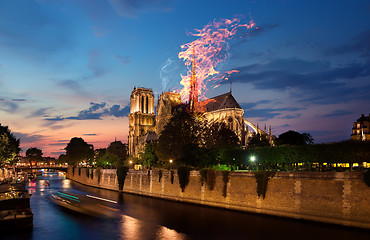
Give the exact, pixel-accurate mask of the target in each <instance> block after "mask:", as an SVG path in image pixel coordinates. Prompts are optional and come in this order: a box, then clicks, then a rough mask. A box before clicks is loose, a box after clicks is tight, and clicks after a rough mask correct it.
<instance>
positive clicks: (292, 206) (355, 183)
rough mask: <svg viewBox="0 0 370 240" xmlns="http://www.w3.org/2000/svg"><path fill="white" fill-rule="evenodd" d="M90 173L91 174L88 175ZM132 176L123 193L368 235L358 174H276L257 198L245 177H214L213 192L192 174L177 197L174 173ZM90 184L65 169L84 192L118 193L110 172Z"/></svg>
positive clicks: (368, 194)
mask: <svg viewBox="0 0 370 240" xmlns="http://www.w3.org/2000/svg"><path fill="white" fill-rule="evenodd" d="M90 171H91V170H90ZM161 171H162V174H161V175H162V176H161V177H160V173H159V170H151V171H149V172H148V171H134V170H131V171H130V172H129V173H128V174H127V177H126V180H125V184H124V188H123V192H126V193H133V194H138V195H143V196H150V197H156V198H162V199H168V200H174V201H180V202H188V203H195V204H201V205H207V206H214V207H220V208H225V209H232V210H238V211H246V212H253V213H262V214H269V215H274V216H281V217H289V218H295V219H303V220H310V221H318V222H325V223H332V224H338V225H344V226H350V227H358V228H366V229H370V187H367V186H366V184H365V183H364V181H363V174H362V173H358V172H352V173H348V172H324V173H322V172H277V173H276V174H275V176H274V177H273V178H271V179H270V180H269V181H268V185H267V191H266V196H265V198H264V199H263V198H262V197H260V198H259V197H258V195H257V182H256V178H255V176H254V174H253V173H251V172H232V173H230V174H229V181H228V182H227V184H226V194H224V193H225V183H224V182H223V176H222V174H221V172H217V174H216V177H215V186H214V189H213V190H209V187H208V186H207V184H206V183H204V184H203V185H202V184H201V181H200V174H199V172H198V171H192V172H191V173H190V177H189V184H188V185H187V187H186V188H185V191H184V192H182V191H181V188H180V185H179V179H178V176H177V172H176V170H174V171H173V172H174V174H173V176H174V178H173V183H171V171H169V170H161ZM93 176H94V177H93V179H91V177H89V178H87V174H86V169H81V175H78V169H77V168H75V173H74V175H73V174H72V168H69V169H68V173H67V177H68V178H70V179H72V180H75V181H77V182H80V183H82V184H86V185H89V186H94V187H99V188H105V189H110V190H117V191H118V182H117V175H116V171H115V170H114V169H104V170H102V176H101V179H100V182H99V183H98V179H97V174H96V170H94V175H93Z"/></svg>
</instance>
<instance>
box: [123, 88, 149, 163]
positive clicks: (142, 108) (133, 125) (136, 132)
mask: <svg viewBox="0 0 370 240" xmlns="http://www.w3.org/2000/svg"><path fill="white" fill-rule="evenodd" d="M130 106H131V108H130V115H129V134H128V148H129V154H130V155H132V156H137V154H138V153H139V152H140V151H141V150H143V149H142V148H143V147H144V145H145V143H144V141H143V140H142V138H143V137H144V136H145V135H146V134H147V133H149V132H154V131H155V113H154V94H153V90H152V89H148V88H141V87H139V88H134V90H133V91H132V93H131V97H130Z"/></svg>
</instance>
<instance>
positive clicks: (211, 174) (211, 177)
mask: <svg viewBox="0 0 370 240" xmlns="http://www.w3.org/2000/svg"><path fill="white" fill-rule="evenodd" d="M215 184H216V171H215V170H213V169H211V168H209V169H208V170H207V186H208V189H209V190H210V191H212V190H213V189H214V188H215Z"/></svg>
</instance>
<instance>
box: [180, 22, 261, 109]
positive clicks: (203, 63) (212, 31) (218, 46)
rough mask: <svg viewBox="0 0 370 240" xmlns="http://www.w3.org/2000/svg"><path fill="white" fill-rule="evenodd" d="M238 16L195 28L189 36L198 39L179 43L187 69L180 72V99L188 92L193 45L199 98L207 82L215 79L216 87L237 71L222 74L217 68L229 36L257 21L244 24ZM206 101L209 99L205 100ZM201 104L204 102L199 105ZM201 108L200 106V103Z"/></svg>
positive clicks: (251, 26) (223, 57) (181, 55)
mask: <svg viewBox="0 0 370 240" xmlns="http://www.w3.org/2000/svg"><path fill="white" fill-rule="evenodd" d="M240 21H241V19H240V18H234V19H232V20H230V19H221V20H219V21H216V20H214V21H213V22H211V23H209V24H207V25H206V26H205V27H204V28H203V29H200V30H198V29H196V30H195V31H196V33H190V35H192V36H195V37H198V39H196V40H194V41H192V42H189V43H186V44H184V45H181V49H182V51H181V52H180V53H179V54H178V57H179V58H180V59H182V60H183V61H184V62H185V65H186V66H187V68H188V72H187V75H186V76H183V75H181V82H180V83H181V85H183V88H182V89H181V90H180V91H179V92H180V94H181V98H182V99H183V100H184V99H187V98H188V96H189V91H190V80H191V74H192V69H191V65H192V62H193V48H194V50H195V71H196V78H197V84H198V96H199V100H200V101H204V100H206V99H207V98H206V97H205V93H206V91H207V84H208V83H210V82H214V83H215V84H216V87H217V86H218V85H220V81H221V80H222V79H224V78H225V77H227V76H229V75H230V74H232V73H235V72H238V71H237V70H230V71H227V72H224V73H220V71H217V70H216V67H217V66H218V64H219V63H222V62H225V61H226V60H227V57H228V54H227V51H228V50H229V43H228V42H227V40H229V39H231V38H232V37H234V36H235V35H236V33H237V32H238V31H239V29H241V28H246V29H248V30H250V29H252V28H255V27H256V24H255V23H254V22H253V20H251V21H250V22H249V23H247V24H241V23H240ZM205 102H207V103H208V101H205ZM201 105H204V104H201ZM200 107H202V106H200Z"/></svg>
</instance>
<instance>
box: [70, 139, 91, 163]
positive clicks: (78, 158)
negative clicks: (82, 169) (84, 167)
mask: <svg viewBox="0 0 370 240" xmlns="http://www.w3.org/2000/svg"><path fill="white" fill-rule="evenodd" d="M65 150H66V156H67V159H68V163H69V164H70V165H72V166H75V165H77V164H78V163H80V162H82V161H86V162H89V163H91V162H92V160H93V159H94V147H93V145H91V144H87V143H86V142H85V141H84V140H83V139H82V138H78V137H74V138H72V139H71V140H70V141H69V143H68V144H67V146H66V147H65Z"/></svg>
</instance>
